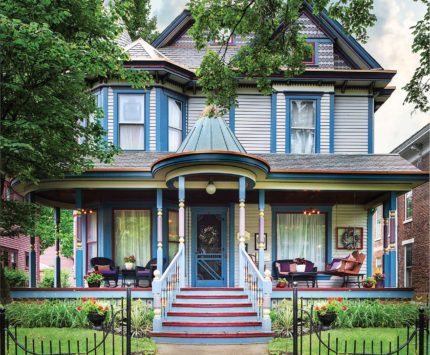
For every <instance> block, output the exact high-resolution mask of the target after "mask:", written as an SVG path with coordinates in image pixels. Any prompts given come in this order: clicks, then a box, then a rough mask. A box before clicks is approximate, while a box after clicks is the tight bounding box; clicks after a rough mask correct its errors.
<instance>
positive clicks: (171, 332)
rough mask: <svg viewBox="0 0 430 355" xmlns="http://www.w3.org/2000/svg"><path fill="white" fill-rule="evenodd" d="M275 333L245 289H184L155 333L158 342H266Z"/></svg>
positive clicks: (153, 337) (153, 334) (154, 338)
mask: <svg viewBox="0 0 430 355" xmlns="http://www.w3.org/2000/svg"><path fill="white" fill-rule="evenodd" d="M272 335H273V333H271V332H265V331H263V327H262V322H261V321H260V320H259V319H258V318H257V313H256V312H254V311H253V309H252V304H251V303H250V301H249V299H248V296H247V295H246V294H245V293H244V291H243V289H242V288H225V287H221V288H201V287H199V288H198V287H194V288H182V289H181V291H180V293H179V294H178V295H177V296H176V299H175V300H174V302H173V304H172V308H171V310H170V312H168V313H167V319H165V320H164V321H163V322H162V329H161V331H158V332H155V331H154V332H152V333H151V336H152V339H153V340H154V341H155V342H156V343H171V344H255V343H267V342H269V340H270V339H271V338H272Z"/></svg>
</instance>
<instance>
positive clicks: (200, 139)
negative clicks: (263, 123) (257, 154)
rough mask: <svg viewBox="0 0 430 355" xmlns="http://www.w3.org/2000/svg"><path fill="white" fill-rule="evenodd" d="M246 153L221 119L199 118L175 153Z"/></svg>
mask: <svg viewBox="0 0 430 355" xmlns="http://www.w3.org/2000/svg"><path fill="white" fill-rule="evenodd" d="M211 150H212V151H224V152H238V153H246V150H245V149H244V148H243V146H242V144H240V142H239V141H238V139H237V138H236V136H235V135H234V133H233V132H232V131H231V129H230V127H229V126H227V124H226V122H225V121H224V119H223V118H222V117H208V116H204V117H201V118H200V119H199V120H198V121H197V122H196V124H195V125H194V127H193V129H192V130H191V131H190V133H188V135H187V137H186V138H185V140H184V141H183V142H182V144H181V146H180V147H179V148H178V150H177V153H184V152H194V151H211Z"/></svg>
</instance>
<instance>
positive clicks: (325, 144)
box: [320, 94, 330, 153]
mask: <svg viewBox="0 0 430 355" xmlns="http://www.w3.org/2000/svg"><path fill="white" fill-rule="evenodd" d="M320 152H321V153H330V94H324V95H323V96H322V97H321V113H320Z"/></svg>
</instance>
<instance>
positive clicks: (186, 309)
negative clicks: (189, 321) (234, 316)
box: [169, 307, 254, 313]
mask: <svg viewBox="0 0 430 355" xmlns="http://www.w3.org/2000/svg"><path fill="white" fill-rule="evenodd" d="M169 311H171V312H192V313H199V312H200V313H226V312H253V311H254V310H253V309H252V307H228V308H210V307H207V308H206V307H204V308H195V307H172V308H171V309H170V310H169Z"/></svg>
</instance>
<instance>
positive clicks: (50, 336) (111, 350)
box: [6, 328, 155, 355]
mask: <svg viewBox="0 0 430 355" xmlns="http://www.w3.org/2000/svg"><path fill="white" fill-rule="evenodd" d="M10 330H11V331H12V333H13V332H14V329H13V328H10ZM26 336H27V344H28V345H27V347H28V348H29V349H30V350H32V351H33V345H32V344H33V343H32V341H33V339H34V350H35V352H37V353H42V344H41V342H42V341H43V351H44V353H45V354H49V353H50V341H51V342H52V353H59V341H61V350H62V351H63V352H67V353H68V352H69V350H68V342H67V341H68V340H70V351H71V352H72V353H78V343H79V350H80V351H79V353H82V354H85V353H86V342H87V339H88V349H92V348H94V336H96V344H98V343H100V341H101V340H102V337H103V333H102V332H99V331H93V330H89V329H69V328H18V341H19V342H20V343H21V344H22V345H24V342H25V337H26ZM125 341H126V339H125V337H124V353H125ZM112 343H113V341H112V334H110V335H108V338H107V339H106V342H105V343H104V345H105V347H103V344H102V345H100V347H99V348H97V353H98V354H112V355H114V354H122V353H123V352H122V349H123V348H122V343H121V336H120V335H115V339H114V343H115V344H114V345H113V344H112ZM6 353H7V354H10V355H21V354H22V355H24V354H25V352H24V351H23V350H21V349H19V348H18V351H17V352H15V346H14V343H13V342H12V341H11V340H10V339H9V352H8V351H6ZM132 353H135V354H145V355H146V354H155V343H154V342H153V341H152V340H151V339H148V338H132ZM90 354H94V351H93V352H91V353H90Z"/></svg>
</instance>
